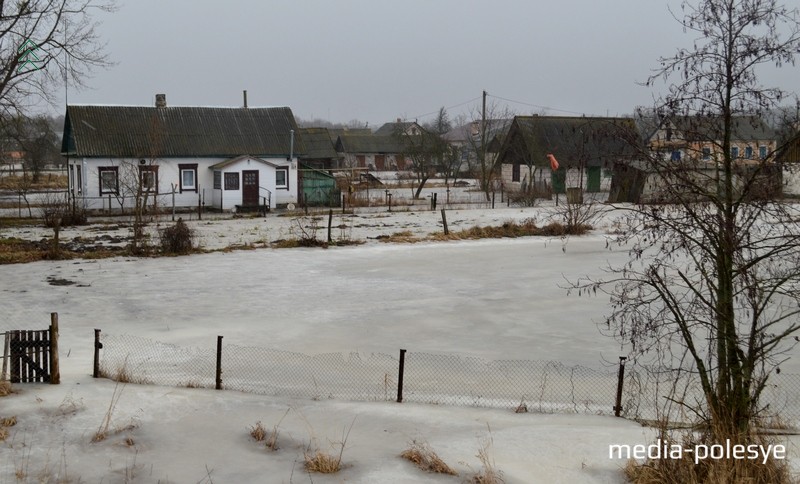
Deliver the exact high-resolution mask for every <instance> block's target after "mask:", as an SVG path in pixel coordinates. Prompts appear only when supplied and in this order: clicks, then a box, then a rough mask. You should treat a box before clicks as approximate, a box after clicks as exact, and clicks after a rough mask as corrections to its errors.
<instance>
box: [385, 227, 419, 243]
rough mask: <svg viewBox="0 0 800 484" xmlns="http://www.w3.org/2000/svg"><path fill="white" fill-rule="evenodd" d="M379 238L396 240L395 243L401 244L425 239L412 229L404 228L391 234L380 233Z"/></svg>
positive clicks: (389, 240) (388, 240) (387, 240)
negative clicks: (417, 235)
mask: <svg viewBox="0 0 800 484" xmlns="http://www.w3.org/2000/svg"><path fill="white" fill-rule="evenodd" d="M377 239H378V240H380V241H381V242H386V243H389V242H394V243H401V244H413V243H415V242H421V241H422V240H423V239H421V238H419V237H416V236H415V235H414V234H413V233H412V232H411V231H410V230H403V231H400V232H395V233H393V234H391V235H379V236H378V237H377Z"/></svg>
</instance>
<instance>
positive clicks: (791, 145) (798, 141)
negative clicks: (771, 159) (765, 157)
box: [776, 131, 800, 163]
mask: <svg viewBox="0 0 800 484" xmlns="http://www.w3.org/2000/svg"><path fill="white" fill-rule="evenodd" d="M776 158H777V160H778V162H780V163H800V131H798V133H797V134H796V135H794V136H793V137H792V138H791V139H789V141H787V142H786V143H785V144H784V145H783V146H781V147H780V149H779V150H778V155H777V157H776Z"/></svg>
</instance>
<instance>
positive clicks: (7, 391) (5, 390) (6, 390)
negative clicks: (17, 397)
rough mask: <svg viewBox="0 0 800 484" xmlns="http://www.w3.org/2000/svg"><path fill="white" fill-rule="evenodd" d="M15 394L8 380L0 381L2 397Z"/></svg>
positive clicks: (0, 394) (0, 395)
mask: <svg viewBox="0 0 800 484" xmlns="http://www.w3.org/2000/svg"><path fill="white" fill-rule="evenodd" d="M12 393H14V389H13V388H11V383H10V382H8V381H6V380H0V397H7V396H9V395H11V394H12Z"/></svg>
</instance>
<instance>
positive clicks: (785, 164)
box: [775, 131, 800, 197]
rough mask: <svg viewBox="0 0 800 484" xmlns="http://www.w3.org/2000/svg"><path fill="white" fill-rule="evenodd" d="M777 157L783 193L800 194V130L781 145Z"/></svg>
mask: <svg viewBox="0 0 800 484" xmlns="http://www.w3.org/2000/svg"><path fill="white" fill-rule="evenodd" d="M775 158H776V162H777V163H778V165H779V166H780V168H781V175H782V178H783V181H782V186H783V194H784V195H789V196H793V197H797V196H800V131H798V132H797V134H796V135H794V136H793V137H792V138H790V139H789V141H788V142H786V143H784V145H783V146H781V148H780V149H779V150H778V153H777V155H776V157H775Z"/></svg>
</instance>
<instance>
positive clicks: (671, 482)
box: [623, 431, 797, 484]
mask: <svg viewBox="0 0 800 484" xmlns="http://www.w3.org/2000/svg"><path fill="white" fill-rule="evenodd" d="M679 439H680V440H673V439H672V438H671V437H670V435H667V434H665V433H663V432H662V433H661V441H662V445H663V443H667V445H672V444H677V445H680V446H682V447H683V448H684V449H689V448H694V446H695V445H698V444H705V445H711V442H710V441H708V440H707V438H705V437H703V436H697V434H695V433H692V432H690V431H686V432H683V433H681V434H679ZM774 443H775V442H774V440H773V438H772V437H770V436H764V435H754V436H753V437H751V438H750V439H748V441H747V442H746V445H747V444H761V445H763V446H764V447H766V446H767V445H769V444H773V445H774ZM623 471H624V473H625V477H626V478H627V479H628V480H629V481H630V482H632V483H634V484H661V483H666V484H700V483H707V482H747V483H752V484H789V483H794V482H797V480H796V479H795V478H794V477H793V476H792V473H791V472H790V468H789V464H788V462H787V460H778V459H768V460H767V462H766V463H764V462H763V460H762V459H760V458H759V459H711V458H707V459H702V460H700V461H699V462H698V463H695V456H694V454H693V453H690V452H684V453H682V458H681V459H652V460H647V461H645V462H639V461H637V460H635V459H630V460H629V461H628V462H627V464H626V465H625V468H624V469H623Z"/></svg>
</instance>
